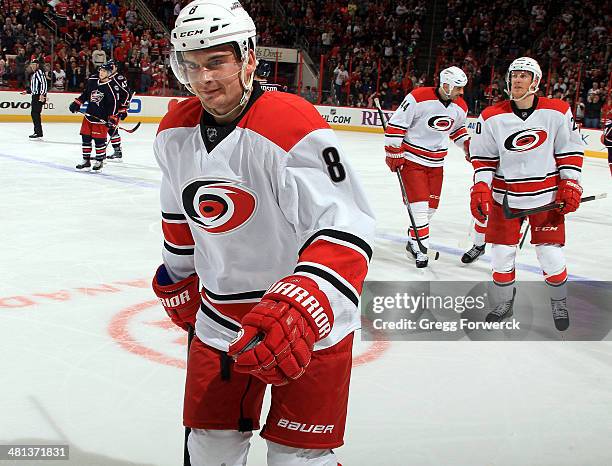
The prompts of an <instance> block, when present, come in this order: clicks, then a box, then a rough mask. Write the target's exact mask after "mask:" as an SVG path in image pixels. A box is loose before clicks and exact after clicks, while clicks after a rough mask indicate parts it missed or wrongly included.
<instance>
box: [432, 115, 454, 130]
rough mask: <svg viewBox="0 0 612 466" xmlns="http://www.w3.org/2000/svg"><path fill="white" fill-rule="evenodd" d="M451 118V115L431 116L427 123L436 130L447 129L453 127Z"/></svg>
mask: <svg viewBox="0 0 612 466" xmlns="http://www.w3.org/2000/svg"><path fill="white" fill-rule="evenodd" d="M454 122H455V120H453V119H452V118H451V117H447V116H433V117H431V118H430V119H429V120H428V121H427V124H428V125H429V127H430V128H432V129H435V130H436V131H448V130H449V129H451V128H452V127H453V123H454Z"/></svg>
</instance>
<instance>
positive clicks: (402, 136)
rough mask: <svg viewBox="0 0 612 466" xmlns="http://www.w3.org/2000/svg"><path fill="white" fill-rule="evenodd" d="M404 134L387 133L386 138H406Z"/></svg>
mask: <svg viewBox="0 0 612 466" xmlns="http://www.w3.org/2000/svg"><path fill="white" fill-rule="evenodd" d="M404 136H405V135H404V134H387V133H385V137H386V138H400V139H404Z"/></svg>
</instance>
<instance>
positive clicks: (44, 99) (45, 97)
mask: <svg viewBox="0 0 612 466" xmlns="http://www.w3.org/2000/svg"><path fill="white" fill-rule="evenodd" d="M38 101H39V102H42V103H45V102H46V101H47V96H46V95H39V96H38Z"/></svg>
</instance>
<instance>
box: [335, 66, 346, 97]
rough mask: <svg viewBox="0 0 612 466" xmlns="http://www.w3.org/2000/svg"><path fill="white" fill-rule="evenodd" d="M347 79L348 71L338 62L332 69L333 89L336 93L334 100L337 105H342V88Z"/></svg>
mask: <svg viewBox="0 0 612 466" xmlns="http://www.w3.org/2000/svg"><path fill="white" fill-rule="evenodd" d="M348 79H349V74H348V71H346V70H345V69H344V65H343V64H342V63H340V64H339V65H338V66H337V67H336V69H335V70H334V90H335V93H336V101H337V103H338V105H344V91H343V88H344V86H345V84H346V82H347V81H348Z"/></svg>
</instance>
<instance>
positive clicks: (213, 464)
mask: <svg viewBox="0 0 612 466" xmlns="http://www.w3.org/2000/svg"><path fill="white" fill-rule="evenodd" d="M252 436H253V434H252V433H251V432H238V431H237V430H210V429H191V433H190V434H189V438H188V440H187V448H188V449H189V459H190V461H191V466H219V465H220V464H225V465H226V466H245V465H246V461H247V454H248V452H249V446H250V440H251V437H252Z"/></svg>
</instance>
